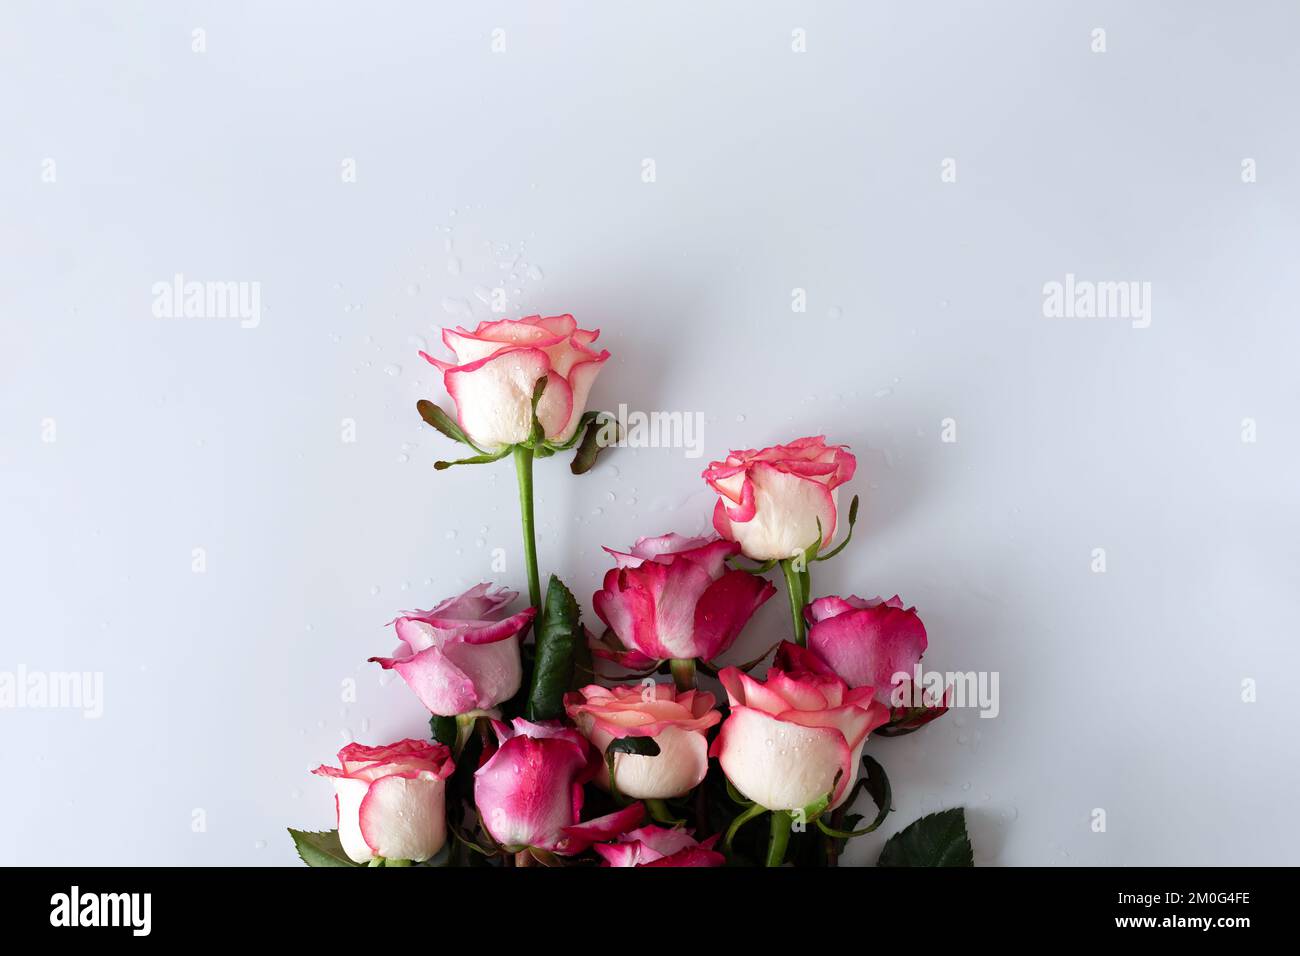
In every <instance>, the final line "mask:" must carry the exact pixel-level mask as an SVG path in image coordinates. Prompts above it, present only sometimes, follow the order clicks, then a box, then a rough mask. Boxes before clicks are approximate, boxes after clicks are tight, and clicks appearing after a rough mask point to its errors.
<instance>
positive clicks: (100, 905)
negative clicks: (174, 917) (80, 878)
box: [50, 886, 153, 936]
mask: <svg viewBox="0 0 1300 956" xmlns="http://www.w3.org/2000/svg"><path fill="white" fill-rule="evenodd" d="M152 911H153V895H152V894H150V893H82V892H81V888H80V887H78V886H74V887H72V889H71V891H69V892H67V893H55V894H54V895H53V896H51V897H50V925H51V926H129V927H131V935H132V936H148V935H149V930H150V929H151V928H152V925H153V917H152Z"/></svg>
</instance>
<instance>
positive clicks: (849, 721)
mask: <svg viewBox="0 0 1300 956" xmlns="http://www.w3.org/2000/svg"><path fill="white" fill-rule="evenodd" d="M778 663H780V664H783V665H784V666H785V668H786V669H785V670H782V669H781V668H780V667H778V666H776V665H773V667H772V669H771V670H769V671H768V673H767V677H766V679H765V680H763V681H757V680H755V679H754V678H752V677H750V676H749V675H748V674H746V673H744V672H743V671H741V670H739V669H738V668H735V667H728V668H726V669H724V670H723V671H722V672H721V673H720V674H719V675H718V679H719V680H721V681H722V686H723V687H725V688H726V689H727V697H728V698H729V700H730V702H731V715H730V716H729V717H728V718H727V719H726V720H725V721H723V724H722V729H721V730H720V731H719V733H718V736H717V739H716V740H714V742H713V747H712V749H711V750H710V755H711V756H715V757H717V758H718V761H719V763H721V765H722V770H723V772H724V773H725V774H726V775H727V779H728V780H730V781H731V783H732V785H733V786H735V788H736V789H737V790H739V791H740V792H741V793H743V794H744V795H745V796H746V797H748V798H749V799H751V800H753V801H754V802H755V803H757V804H759V805H760V806H763V807H766V808H767V809H769V810H798V809H801V808H804V807H807V806H809V805H811V804H813V803H815V802H816V801H818V800H819V799H821V798H822V797H824V796H826V795H827V794H830V795H831V803H830V806H831V807H832V808H833V807H836V806H838V805H839V804H840V803H842V802H843V801H844V799H845V798H846V797H847V796H848V793H849V789H850V788H851V787H852V786H853V782H854V780H856V779H857V775H858V765H859V762H860V760H861V757H862V745H863V743H864V742H865V741H866V739H867V734H869V733H870V732H871V731H872V730H874V729H875V728H876V727H879V726H880V725H881V724H884V723H885V722H886V721H888V720H889V710H888V708H886V707H885V706H883V705H882V704H880V703H878V702H877V701H876V700H875V699H874V692H873V691H872V689H871V688H870V687H859V688H856V689H850V688H849V686H848V685H847V684H845V683H844V681H843V680H841V679H840V678H839V677H837V676H835V675H834V674H831V673H829V672H827V671H826V669H825V665H824V664H821V663H820V662H819V661H817V660H816V659H815V658H812V657H811V656H810V655H809V652H808V650H807V649H806V648H802V647H799V646H798V645H795V644H790V643H788V642H787V643H784V644H782V645H781V652H780V656H779V657H778Z"/></svg>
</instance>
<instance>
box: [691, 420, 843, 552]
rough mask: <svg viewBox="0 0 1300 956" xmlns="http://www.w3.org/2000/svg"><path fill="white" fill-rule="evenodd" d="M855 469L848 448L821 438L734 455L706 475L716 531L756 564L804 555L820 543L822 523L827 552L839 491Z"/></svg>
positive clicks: (806, 439)
mask: <svg viewBox="0 0 1300 956" xmlns="http://www.w3.org/2000/svg"><path fill="white" fill-rule="evenodd" d="M856 467H857V459H856V458H854V457H853V455H852V454H850V453H849V450H848V448H847V446H845V445H827V444H826V440H825V438H824V437H822V436H820V435H819V436H816V437H812V438H799V439H797V440H795V441H792V442H790V444H788V445H774V446H772V447H771V448H764V449H762V450H760V451H754V450H753V449H750V450H747V451H733V452H731V454H729V455H728V456H727V458H726V460H725V461H715V462H712V463H711V464H710V465H709V467H708V468H707V469H705V471H704V473H703V477H704V480H705V481H707V482H708V483H709V485H710V487H712V488H713V490H714V491H716V492H717V493H718V503H717V505H716V506H715V507H714V510H713V527H714V529H715V530H717V532H718V534H720V535H722V537H724V538H726V539H727V540H729V541H736V542H738V543H739V544H740V547H741V550H742V551H743V552H744V554H745V556H746V557H748V558H753V559H754V560H755V561H771V560H783V559H786V558H792V557H794V556H795V555H797V554H800V553H802V552H804V551H806V550H807V549H808V548H809V547H810V546H811V545H812V544H814V543H815V542H817V541H818V537H817V527H818V522H819V521H820V522H821V539H820V541H821V544H820V547H822V548H825V547H826V546H827V545H829V544H830V543H831V539H832V538H834V536H835V527H836V524H837V522H838V507H839V495H838V492H837V491H836V489H838V488H839V487H840V485H842V484H844V483H845V482H846V481H848V480H849V479H850V478H852V477H853V472H854V470H855V469H856Z"/></svg>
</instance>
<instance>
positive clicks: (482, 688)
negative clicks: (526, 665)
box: [370, 584, 537, 717]
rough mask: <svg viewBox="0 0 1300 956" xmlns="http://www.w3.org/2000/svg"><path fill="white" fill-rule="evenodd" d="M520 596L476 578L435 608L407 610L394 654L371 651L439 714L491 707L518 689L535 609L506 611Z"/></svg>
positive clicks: (400, 621)
mask: <svg viewBox="0 0 1300 956" xmlns="http://www.w3.org/2000/svg"><path fill="white" fill-rule="evenodd" d="M516 596H517V594H516V592H514V591H507V590H505V589H503V588H498V589H496V590H490V585H487V584H477V585H475V586H474V587H472V588H470V589H469V590H468V591H466V592H465V593H464V594H462V595H460V596H459V597H454V598H448V599H447V600H445V601H443V602H442V603H441V604H439V605H438V606H437V607H435V608H434V609H433V610H431V611H406V612H404V613H403V614H402V615H401V616H400V617H398V618H396V619H395V620H393V621H392V622H390V623H392V624H393V626H394V628H395V629H396V631H397V638H398V640H400V641H401V642H402V646H401V647H399V648H398V649H397V650H396V651H394V653H393V656H392V657H372V658H370V660H372V661H374V662H376V663H378V664H379V665H380V666H382V667H383V668H384V669H385V670H389V669H392V670H395V671H397V673H399V674H401V675H402V679H403V680H405V681H406V683H407V684H408V685H410V687H411V690H413V691H415V696H417V697H419V698H420V702H421V703H422V704H424V706H425V707H428V708H429V711H430V712H431V713H434V714H437V715H438V716H440V717H454V716H456V715H457V714H467V713H470V712H471V711H475V710H488V709H490V708H492V707H495V706H496V705H497V704H499V703H501V702H502V701H505V700H509V699H510V698H511V697H513V696H514V695H515V691H517V690H519V684H520V681H521V680H522V676H523V671H522V669H521V667H520V663H519V635H520V633H521V632H522V631H523V630H525V629H526V628H527V627H528V625H529V623H531V621H532V619H533V615H534V614H536V613H537V612H536V610H535V609H534V608H531V607H527V608H524V609H523V610H522V611H520V612H519V613H517V614H507V612H506V606H507V605H509V604H510V602H511V601H513V600H514V599H515V597H516Z"/></svg>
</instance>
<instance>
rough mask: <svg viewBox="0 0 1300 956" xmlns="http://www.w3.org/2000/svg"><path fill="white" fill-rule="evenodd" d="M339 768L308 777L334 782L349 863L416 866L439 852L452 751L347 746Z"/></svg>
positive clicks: (409, 745)
mask: <svg viewBox="0 0 1300 956" xmlns="http://www.w3.org/2000/svg"><path fill="white" fill-rule="evenodd" d="M339 764H340V767H326V766H320V767H317V768H316V769H315V770H313V771H312V773H316V774H320V775H321V776H323V777H330V778H331V779H333V781H334V793H335V798H334V802H335V807H336V808H337V811H338V830H339V843H341V844H342V845H343V852H344V853H346V854H347V855H348V859H350V860H352V861H353V862H354V863H368V862H369V861H370V860H372V859H374V858H375V857H383V858H385V859H388V860H414V861H415V862H417V863H420V862H423V861H424V860H427V859H429V858H430V857H432V856H434V855H435V854H436V853H437V852H438V851H439V850H441V849H442V847H443V844H444V843H446V842H447V820H446V816H445V813H444V807H445V801H446V786H447V784H446V780H447V778H448V777H450V776H451V774H452V771H453V770H455V769H456V765H455V764H454V763H452V760H451V751H450V750H448V749H447V748H446V747H444V746H443V745H442V744H430V743H425V742H424V741H421V740H402V741H399V742H398V743H395V744H389V745H388V746H386V747H367V746H364V745H363V744H348V745H347V746H346V747H344V748H343V749H342V750H340V751H339Z"/></svg>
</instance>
